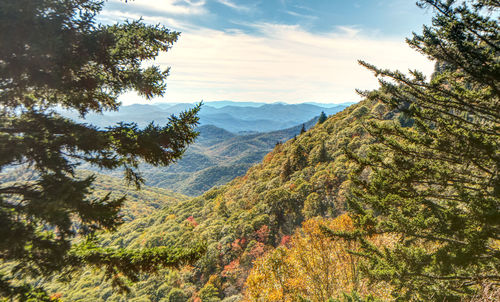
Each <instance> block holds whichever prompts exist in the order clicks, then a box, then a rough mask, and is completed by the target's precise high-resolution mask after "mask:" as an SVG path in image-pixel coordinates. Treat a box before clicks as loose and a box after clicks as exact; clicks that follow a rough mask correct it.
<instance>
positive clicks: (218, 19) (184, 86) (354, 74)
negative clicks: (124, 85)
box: [100, 0, 432, 104]
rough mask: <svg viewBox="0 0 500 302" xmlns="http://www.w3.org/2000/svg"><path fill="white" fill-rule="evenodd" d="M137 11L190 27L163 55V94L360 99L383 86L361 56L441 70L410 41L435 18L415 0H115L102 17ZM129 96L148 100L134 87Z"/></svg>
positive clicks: (177, 98) (109, 19)
mask: <svg viewBox="0 0 500 302" xmlns="http://www.w3.org/2000/svg"><path fill="white" fill-rule="evenodd" d="M137 18H143V20H144V21H145V22H147V23H151V24H156V23H161V24H163V25H165V26H167V27H168V28H171V29H172V30H177V31H180V32H182V34H181V37H180V39H179V41H178V42H177V43H176V44H175V45H174V47H173V48H172V50H171V51H169V52H168V53H167V54H162V55H161V56H160V57H159V58H158V59H157V60H156V61H155V64H159V65H161V66H164V67H166V66H171V67H172V70H171V75H170V76H169V78H168V81H167V83H168V88H167V94H166V96H165V97H163V98H159V99H155V100H153V101H156V102H195V101H199V100H205V101H216V100H234V101H258V102H278V101H279V102H289V103H298V102H309V101H310V102H324V103H335V102H347V101H357V100H359V96H357V94H356V93H355V89H356V88H360V89H373V88H376V87H377V81H376V79H375V78H374V77H373V75H371V74H370V72H368V71H367V70H365V69H363V68H362V67H360V66H359V65H358V64H357V60H358V59H363V60H367V61H369V62H371V63H374V64H377V65H379V66H381V67H387V68H392V69H400V70H403V71H406V70H408V68H411V69H419V70H421V71H423V72H424V73H427V74H429V73H430V72H431V71H432V63H431V62H429V61H427V60H426V59H425V58H424V57H422V56H421V55H420V54H418V53H416V52H415V51H413V50H411V49H410V48H409V47H408V46H407V45H406V44H405V43H404V38H405V37H408V36H410V35H411V32H412V31H416V32H419V31H420V30H421V28H422V24H429V23H430V18H431V12H429V11H426V10H422V9H420V8H418V7H417V6H416V5H415V1H411V0H385V1H377V0H355V1H348V0H311V1H305V0H260V1H252V0H247V1H242V0H134V1H129V2H128V3H124V2H123V1H120V0H109V1H107V2H106V4H105V9H104V11H103V12H102V14H101V16H100V20H101V21H102V22H104V23H114V22H119V21H123V20H125V19H137ZM122 101H123V103H124V104H129V103H144V102H145V101H143V100H140V99H139V98H138V97H137V96H135V95H134V94H126V95H124V96H123V97H122Z"/></svg>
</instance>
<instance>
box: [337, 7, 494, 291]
mask: <svg viewBox="0 0 500 302" xmlns="http://www.w3.org/2000/svg"><path fill="white" fill-rule="evenodd" d="M419 5H420V6H421V7H431V8H432V9H433V10H434V11H435V13H436V14H435V16H434V17H433V22H432V26H424V29H423V33H422V34H420V35H419V34H414V36H413V38H412V39H409V40H408V43H409V45H410V46H411V47H413V48H415V49H417V50H418V51H420V52H421V53H423V54H425V55H427V56H428V57H429V58H431V59H433V60H435V61H436V62H437V63H438V65H437V67H438V68H436V73H435V74H434V75H433V76H432V78H431V79H430V80H427V79H426V78H425V77H424V75H422V74H421V73H419V72H417V71H412V72H411V74H410V75H409V76H407V75H405V74H403V73H401V72H398V71H396V72H393V71H389V70H382V69H379V68H376V67H374V66H372V65H369V64H367V63H364V62H361V64H362V65H364V66H366V67H367V68H369V69H371V70H373V71H374V73H375V74H376V75H377V76H379V77H380V83H381V87H380V89H378V90H376V91H372V92H363V94H364V95H365V96H366V97H367V98H369V99H372V100H376V101H381V102H383V103H384V104H385V105H387V106H388V107H389V108H391V109H392V110H394V112H396V113H399V114H401V115H403V116H404V120H406V121H410V120H411V123H405V125H401V124H399V123H397V122H396V121H394V122H392V121H382V120H380V121H374V122H371V123H370V124H369V125H367V129H368V130H369V131H370V133H371V134H372V135H373V136H374V137H376V139H377V141H378V142H379V143H377V144H375V145H373V146H372V147H371V149H370V150H369V152H368V153H367V155H366V156H365V157H357V156H355V155H353V154H350V153H349V152H348V154H349V155H350V156H351V158H352V159H353V160H354V161H355V162H356V163H357V164H358V169H357V172H356V173H354V174H353V175H352V177H351V180H352V181H353V183H354V186H353V187H352V189H351V194H350V196H349V199H348V204H349V207H350V210H351V215H352V217H353V218H354V220H355V221H356V223H357V226H358V230H357V232H355V233H354V234H339V233H337V234H336V235H343V236H352V235H361V236H358V238H361V239H360V240H362V241H363V239H362V236H363V235H367V234H383V233H388V234H391V235H392V236H396V238H397V240H396V241H395V242H394V243H393V244H388V245H387V246H386V247H385V248H383V249H380V248H376V247H374V246H372V245H370V244H368V243H367V242H364V252H363V253H362V254H363V255H364V256H365V257H366V259H367V260H368V263H367V265H366V268H365V269H366V272H367V273H368V274H369V275H370V276H371V277H372V278H373V280H379V281H386V282H390V283H391V284H392V285H393V286H394V293H393V294H394V296H395V297H396V298H397V299H399V300H401V301H410V300H411V301H460V300H462V299H468V298H470V297H471V296H473V295H475V294H477V293H478V292H481V291H483V290H485V289H487V288H495V287H498V284H499V283H500V248H499V245H498V242H499V240H500V174H499V164H500V101H499V95H500V84H499V79H500V77H499V75H500V57H499V51H500V28H499V26H498V13H499V7H500V3H499V2H498V1H488V0H475V1H463V2H462V1H439V0H424V1H420V2H419ZM367 175H369V176H368V177H367Z"/></svg>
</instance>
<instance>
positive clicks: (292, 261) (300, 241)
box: [245, 214, 390, 301]
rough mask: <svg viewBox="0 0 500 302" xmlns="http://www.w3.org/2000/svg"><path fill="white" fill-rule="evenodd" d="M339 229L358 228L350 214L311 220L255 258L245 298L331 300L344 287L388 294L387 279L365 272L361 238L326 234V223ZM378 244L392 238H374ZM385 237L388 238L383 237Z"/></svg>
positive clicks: (340, 293) (346, 291)
mask: <svg viewBox="0 0 500 302" xmlns="http://www.w3.org/2000/svg"><path fill="white" fill-rule="evenodd" d="M324 226H325V227H327V228H329V229H331V230H336V231H351V230H353V222H352V220H351V218H350V217H349V216H348V215H346V214H344V215H341V216H339V217H337V218H335V219H321V218H315V219H310V220H307V221H306V222H304V223H303V225H302V228H301V229H299V230H298V231H297V232H296V233H295V234H294V235H293V236H292V237H291V239H290V241H289V243H288V244H287V245H286V246H284V245H282V246H280V247H278V248H277V249H275V250H273V251H272V252H269V253H268V254H266V255H265V256H263V257H261V258H259V259H258V260H257V261H255V262H254V267H253V269H252V271H251V272H250V275H249V276H248V278H247V282H246V290H245V300H246V301H297V299H298V298H302V299H306V300H305V301H327V300H328V299H330V298H339V297H342V296H343V293H350V292H358V293H360V294H361V295H363V296H367V295H370V294H371V295H373V296H376V297H379V298H384V297H388V294H389V292H390V289H389V288H388V287H387V286H385V285H384V284H377V285H370V284H369V283H368V281H367V279H365V278H363V276H362V274H361V273H360V270H359V266H360V261H361V259H360V257H358V256H355V255H354V254H353V253H351V252H356V251H359V248H360V246H359V244H358V243H356V242H353V241H346V240H344V239H341V238H332V237H330V236H328V235H326V234H325V232H324V231H323V229H324V228H323V227H324ZM370 241H371V242H372V243H373V244H375V245H382V243H388V240H387V239H385V240H382V238H380V237H379V238H371V239H370ZM384 241H385V242H384Z"/></svg>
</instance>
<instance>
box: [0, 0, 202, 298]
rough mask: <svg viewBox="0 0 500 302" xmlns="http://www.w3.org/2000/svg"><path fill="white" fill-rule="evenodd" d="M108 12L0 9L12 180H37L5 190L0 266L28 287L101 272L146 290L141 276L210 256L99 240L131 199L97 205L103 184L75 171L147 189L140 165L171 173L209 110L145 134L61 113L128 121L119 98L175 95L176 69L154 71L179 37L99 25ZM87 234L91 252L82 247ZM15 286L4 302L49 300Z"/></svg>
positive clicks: (1, 111) (82, 0)
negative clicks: (117, 115)
mask: <svg viewBox="0 0 500 302" xmlns="http://www.w3.org/2000/svg"><path fill="white" fill-rule="evenodd" d="M102 5H103V3H102V2H101V1H97V0H78V1H77V0H65V1H62V0H4V1H1V2H0V45H1V47H0V102H1V104H2V105H1V108H0V146H1V147H0V171H2V172H8V171H9V170H8V169H12V168H13V167H17V168H20V169H25V170H26V171H30V172H31V173H32V174H33V175H34V176H33V178H32V179H31V181H27V182H22V181H19V182H16V183H3V184H0V238H1V240H0V261H2V262H8V261H11V262H12V263H17V266H16V267H15V271H16V275H17V276H26V275H29V276H33V277H41V276H50V275H51V274H52V273H55V272H58V273H60V272H63V271H65V270H71V269H72V268H75V267H81V266H83V265H94V266H98V267H102V268H104V270H105V272H106V277H108V278H112V279H113V284H114V285H122V286H123V285H124V283H123V280H121V279H119V278H117V276H118V275H119V274H122V275H123V276H125V277H128V278H129V279H131V280H137V274H138V273H140V272H150V271H152V270H154V269H155V268H157V267H160V266H177V265H179V263H181V261H193V260H194V259H195V258H196V257H197V256H198V254H199V252H200V251H201V250H199V249H194V250H179V249H177V250H176V249H167V248H159V249H150V250H140V251H135V250H121V249H120V250H112V249H104V248H101V247H99V246H98V244H97V241H96V240H95V236H94V234H95V233H96V232H97V231H100V230H114V229H115V228H116V227H117V226H118V225H119V224H120V223H121V222H122V221H121V219H120V214H119V211H120V207H121V205H122V204H123V202H124V198H120V199H117V200H112V199H110V197H109V195H108V196H106V197H105V198H103V199H95V198H92V197H90V193H91V192H92V188H91V186H92V182H93V181H94V177H92V176H91V177H87V178H84V179H80V178H78V177H77V176H76V175H75V169H76V168H77V167H78V166H79V164H81V163H88V164H91V165H93V166H95V167H98V168H102V169H109V170H112V169H117V168H122V169H123V170H124V171H125V177H126V179H127V180H128V181H129V182H131V183H135V184H136V185H137V186H140V184H141V183H142V178H141V175H140V173H138V171H137V167H138V164H139V163H140V162H145V163H149V164H152V165H168V164H169V163H171V162H172V161H174V160H175V159H177V158H179V157H180V156H181V155H182V153H183V151H184V149H185V147H186V146H187V144H189V143H191V142H193V140H194V138H195V137H196V135H197V133H196V132H195V131H194V127H195V126H196V125H197V122H198V118H197V116H196V114H197V112H198V110H199V106H197V107H195V108H193V109H192V110H188V111H186V112H184V113H181V114H180V115H179V117H175V116H172V117H171V118H170V121H169V123H168V124H167V125H165V126H158V125H154V124H150V125H149V126H147V127H146V128H145V129H139V128H138V127H137V125H136V124H134V123H120V124H118V125H117V126H114V127H109V128H106V129H98V128H96V127H93V126H92V125H88V124H79V123H76V122H74V121H72V120H69V119H67V118H64V117H62V116H60V115H59V114H57V113H56V109H57V108H59V107H61V108H64V109H68V110H76V111H77V112H79V114H80V115H81V117H85V115H86V114H87V113H89V112H102V111H105V110H117V109H118V107H119V105H120V103H119V101H118V100H117V98H118V96H119V95H120V94H121V93H123V92H124V91H127V90H134V91H136V92H137V93H139V94H140V95H142V96H145V97H146V98H148V99H149V98H151V97H154V96H161V95H163V93H164V91H165V88H166V84H165V79H166V76H167V75H168V69H167V70H161V69H160V68H159V67H157V66H151V67H143V64H142V63H143V62H144V61H146V60H151V59H154V58H155V57H156V56H157V55H158V53H159V52H160V51H167V50H168V49H169V48H170V47H171V46H172V44H173V43H174V42H175V41H176V40H177V37H178V33H177V32H171V31H169V30H168V29H165V28H163V27H161V26H147V25H145V24H143V23H142V22H141V21H135V22H126V23H123V24H115V25H109V26H104V25H98V24H96V23H95V17H96V14H98V13H99V11H100V10H101V9H102ZM77 235H78V236H80V238H81V239H82V241H81V242H82V243H81V244H79V245H77V246H74V245H73V244H72V239H73V238H74V237H75V236H77ZM93 239H94V240H93ZM24 273H27V274H24ZM14 284H15V283H13V282H11V280H10V277H9V276H7V275H4V272H2V273H0V296H5V297H11V298H14V297H15V298H16V299H19V300H25V299H29V298H30V297H31V298H33V297H34V296H37V297H38V299H43V291H41V290H38V289H35V288H32V287H31V286H29V285H22V284H21V285H14ZM16 284H18V283H16Z"/></svg>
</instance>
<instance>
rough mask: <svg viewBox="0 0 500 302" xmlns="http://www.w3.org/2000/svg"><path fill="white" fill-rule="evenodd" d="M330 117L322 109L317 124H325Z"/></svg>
mask: <svg viewBox="0 0 500 302" xmlns="http://www.w3.org/2000/svg"><path fill="white" fill-rule="evenodd" d="M327 118H328V117H327V116H326V114H325V112H324V111H321V114H320V115H319V118H318V122H317V124H323V123H324V122H325V121H326V119H327Z"/></svg>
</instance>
